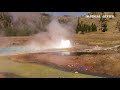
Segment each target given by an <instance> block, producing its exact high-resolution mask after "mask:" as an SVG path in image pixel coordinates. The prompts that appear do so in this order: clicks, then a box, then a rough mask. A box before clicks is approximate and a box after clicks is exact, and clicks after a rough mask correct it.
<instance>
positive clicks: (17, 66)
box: [0, 56, 100, 78]
mask: <svg viewBox="0 0 120 90" xmlns="http://www.w3.org/2000/svg"><path fill="white" fill-rule="evenodd" d="M0 72H10V73H14V74H16V75H19V76H22V77H27V78H100V77H98V76H92V75H86V74H80V73H78V74H75V73H73V72H66V71H62V70H58V69H56V68H52V67H49V66H46V65H41V64H32V63H18V62H13V61H10V60H8V58H7V57H2V56H0Z"/></svg>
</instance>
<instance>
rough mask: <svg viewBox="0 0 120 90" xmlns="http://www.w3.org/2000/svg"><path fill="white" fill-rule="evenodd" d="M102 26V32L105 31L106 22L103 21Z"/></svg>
mask: <svg viewBox="0 0 120 90" xmlns="http://www.w3.org/2000/svg"><path fill="white" fill-rule="evenodd" d="M102 26H103V30H102V32H105V31H107V24H106V22H105V23H103V24H102Z"/></svg>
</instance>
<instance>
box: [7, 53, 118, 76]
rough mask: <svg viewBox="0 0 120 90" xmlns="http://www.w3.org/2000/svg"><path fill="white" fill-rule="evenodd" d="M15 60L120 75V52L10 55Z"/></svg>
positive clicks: (70, 69)
mask: <svg viewBox="0 0 120 90" xmlns="http://www.w3.org/2000/svg"><path fill="white" fill-rule="evenodd" d="M9 58H10V59H11V60H13V61H17V62H21V63H25V62H29V63H37V64H38V63H43V64H47V65H50V66H55V67H59V68H61V69H64V70H69V71H74V72H81V71H82V72H86V73H96V74H100V75H108V76H112V77H120V60H119V58H120V53H115V54H114V53H109V54H81V55H79V56H75V55H70V56H64V55H63V56H61V55H58V54H57V55H56V54H53V53H52V54H51V53H29V54H21V55H13V56H10V57H9Z"/></svg>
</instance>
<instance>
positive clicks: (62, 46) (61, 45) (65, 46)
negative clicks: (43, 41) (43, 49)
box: [60, 40, 71, 48]
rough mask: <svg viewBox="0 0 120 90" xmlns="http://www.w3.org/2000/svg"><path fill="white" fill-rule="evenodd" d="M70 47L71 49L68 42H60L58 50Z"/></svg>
mask: <svg viewBox="0 0 120 90" xmlns="http://www.w3.org/2000/svg"><path fill="white" fill-rule="evenodd" d="M70 47H71V43H70V40H61V42H60V48H70Z"/></svg>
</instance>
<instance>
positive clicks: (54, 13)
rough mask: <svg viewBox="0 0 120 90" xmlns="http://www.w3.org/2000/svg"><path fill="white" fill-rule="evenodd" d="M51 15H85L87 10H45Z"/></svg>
mask: <svg viewBox="0 0 120 90" xmlns="http://www.w3.org/2000/svg"><path fill="white" fill-rule="evenodd" d="M45 13H48V14H52V15H57V16H63V15H71V16H81V15H85V14H86V13H87V12H45Z"/></svg>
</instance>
